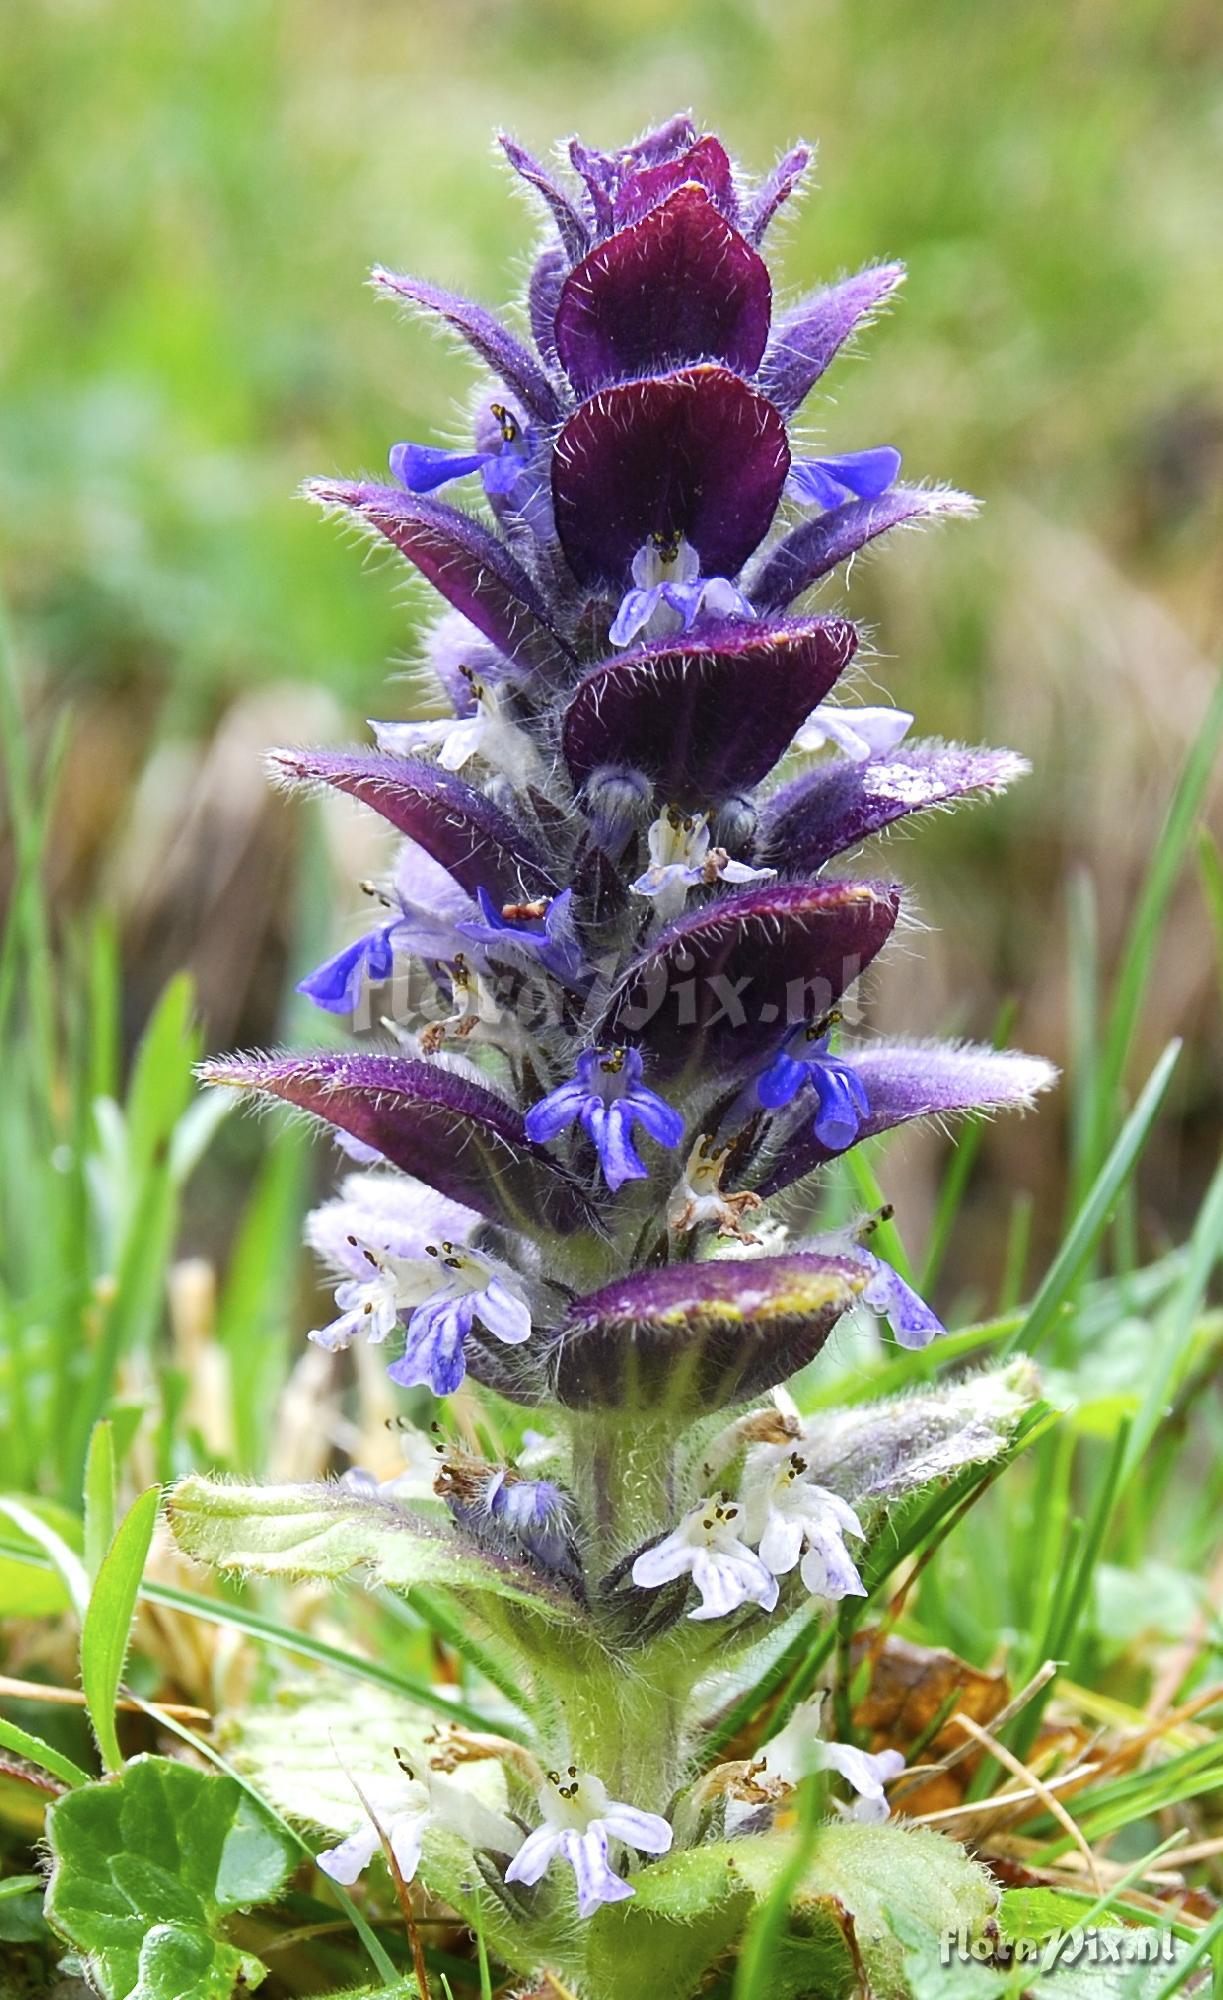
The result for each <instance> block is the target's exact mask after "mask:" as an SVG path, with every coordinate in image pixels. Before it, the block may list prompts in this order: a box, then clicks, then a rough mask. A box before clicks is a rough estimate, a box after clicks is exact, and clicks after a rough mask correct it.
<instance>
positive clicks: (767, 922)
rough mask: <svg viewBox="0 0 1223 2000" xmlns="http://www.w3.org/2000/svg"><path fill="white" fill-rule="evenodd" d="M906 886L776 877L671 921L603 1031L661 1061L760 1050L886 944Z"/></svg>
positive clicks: (725, 1060)
mask: <svg viewBox="0 0 1223 2000" xmlns="http://www.w3.org/2000/svg"><path fill="white" fill-rule="evenodd" d="M899 907H900V892H899V890H897V889H896V888H895V887H893V886H891V885H889V884H885V883H878V882H781V883H778V882H769V883H765V884H763V885H761V886H753V887H751V888H747V889H741V890H738V891H736V892H734V893H732V894H730V895H726V896H721V897H718V898H717V899H716V900H715V901H713V902H711V903H707V904H706V905H705V906H704V908H703V909H699V910H695V911H693V912H692V913H691V914H689V915H687V916H683V917H680V918H679V919H678V920H677V921H676V922H675V923H673V924H670V925H668V927H667V929H666V930H664V931H663V932H661V934H660V935H659V937H658V938H657V939H656V941H655V942H654V943H653V944H652V945H651V946H650V947H649V949H648V950H647V951H645V952H644V953H643V954H642V955H641V957H639V958H638V959H637V961H636V963H635V964H634V965H632V966H630V967H629V970H628V972H627V973H626V974H625V977H624V979H623V981H622V983H621V985H620V986H619V988H618V989H617V991H616V992H615V993H614V994H613V995H612V999H611V1003H610V1005H609V1008H608V1011H607V1016H606V1019H605V1021H604V1024H603V1026H602V1028H601V1029H600V1031H599V1039H600V1041H608V1040H613V1039H621V1040H628V1041H637V1042H639V1043H640V1044H641V1045H642V1046H643V1047H644V1048H648V1050H649V1052H650V1056H651V1060H652V1062H653V1064H654V1066H655V1067H656V1068H657V1069H658V1070H660V1071H662V1072H666V1071H668V1070H672V1071H674V1070H678V1069H683V1068H684V1067H685V1066H687V1065H692V1066H693V1067H695V1066H696V1065H698V1064H706V1065H711V1066H714V1067H717V1068H721V1069H726V1070H735V1069H739V1068H741V1067H742V1066H743V1065H744V1064H745V1063H750V1062H753V1061H756V1060H758V1059H759V1058H760V1057H761V1055H762V1053H763V1052H764V1051H765V1050H766V1049H768V1048H769V1047H770V1046H771V1045H772V1044H773V1043H775V1042H776V1041H777V1039H778V1036H779V1035H780V1034H782V1033H783V1032H784V1031H785V1028H786V1026H787V1024H788V1025H790V1026H794V1025H796V1024H797V1023H799V1022H801V1021H812V1020H815V1019H817V1018H818V1017H819V1016H820V1015H822V1014H825V1013H827V1011H828V1009H829V1008H830V1007H832V1006H834V1005H835V1004H836V1002H837V1001H838V1000H839V999H840V997H841V995H842V994H843V993H844V992H845V990H846V988H847V987H849V986H850V985H852V983H853V981H854V980H855V979H857V978H858V977H859V975H860V974H861V973H862V972H863V971H864V970H865V968H866V967H867V966H868V965H869V964H870V962H871V960H872V959H873V958H874V957H875V955H876V953H877V952H878V951H880V950H881V949H882V947H883V946H884V944H886V942H887V940H888V937H889V936H890V934H891V931H892V927H893V925H894V924H895V922H896V917H897V913H898V911H899Z"/></svg>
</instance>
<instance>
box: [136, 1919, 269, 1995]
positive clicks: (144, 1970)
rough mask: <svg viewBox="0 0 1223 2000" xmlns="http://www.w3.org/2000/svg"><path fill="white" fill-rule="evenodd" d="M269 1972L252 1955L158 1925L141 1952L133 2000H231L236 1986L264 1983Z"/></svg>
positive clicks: (174, 1927) (171, 1926)
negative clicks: (239, 1984)
mask: <svg viewBox="0 0 1223 2000" xmlns="http://www.w3.org/2000/svg"><path fill="white" fill-rule="evenodd" d="M266 1971H267V1967H266V1966H265V1965H264V1964H263V1962H262V1960H260V1959H258V1958H256V1957H255V1956H254V1955H253V1953H251V1952H248V1951H235V1950H234V1948H233V1946H232V1945H228V1944H218V1943H217V1941H216V1939H215V1938H210V1937H205V1936H203V1935H202V1933H201V1932H199V1931H192V1930H184V1929H183V1928H182V1927H181V1925H179V1924H155V1925H154V1926H153V1929H152V1930H151V1931H150V1932H149V1934H148V1936H147V1937H146V1938H145V1940H144V1943H143V1944H142V1945H141V1947H140V1963H139V1967H138V1976H137V1980H136V1984H135V1986H134V1987H133V1988H132V1992H131V2000H229V1996H230V1995H231V1993H232V1992H233V1990H234V1982H235V1980H237V1979H240V1980H241V1982H242V1986H243V1989H244V1990H247V1989H250V1988H251V1987H255V1986H259V1985H261V1984H262V1981H263V1978H264V1975H265V1973H266Z"/></svg>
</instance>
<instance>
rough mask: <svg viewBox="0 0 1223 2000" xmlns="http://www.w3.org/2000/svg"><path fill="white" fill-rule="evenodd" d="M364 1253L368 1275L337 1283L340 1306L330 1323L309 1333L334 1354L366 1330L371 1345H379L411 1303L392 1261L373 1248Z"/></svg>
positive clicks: (394, 1328) (317, 1344)
mask: <svg viewBox="0 0 1223 2000" xmlns="http://www.w3.org/2000/svg"><path fill="white" fill-rule="evenodd" d="M362 1255H363V1256H364V1258H365V1261H366V1267H367V1275H366V1276H365V1277H364V1278H345V1280H344V1282H343V1284H342V1285H337V1286H336V1290H335V1302H336V1305H337V1306H338V1308H339V1311H338V1313H337V1316H336V1318H335V1319H333V1320H331V1321H330V1322H329V1324H328V1325H327V1326H320V1327H315V1328H314V1330H313V1332H311V1333H310V1334H309V1335H308V1336H307V1338H308V1339H310V1340H312V1341H313V1342H314V1344H315V1346H316V1347H325V1348H326V1349H327V1351H328V1353H331V1354H334V1353H336V1352H337V1351H338V1350H339V1349H340V1348H344V1347H351V1345H352V1343H353V1341H354V1340H355V1339H356V1338H357V1335H358V1334H364V1335H365V1338H366V1339H367V1340H368V1341H369V1343H370V1345H371V1346H372V1347H376V1346H378V1345H380V1343H381V1342H382V1341H384V1340H386V1339H387V1338H388V1336H389V1335H390V1334H392V1333H394V1332H395V1330H396V1329H397V1327H398V1325H399V1315H400V1313H401V1312H402V1310H403V1308H404V1306H405V1305H408V1304H410V1303H411V1300H410V1296H409V1295H406V1294H405V1292H404V1287H403V1280H402V1278H401V1277H400V1276H399V1275H397V1274H396V1272H395V1270H394V1269H393V1267H392V1266H391V1265H390V1264H385V1263H383V1262H382V1260H381V1259H380V1258H378V1257H376V1256H375V1255H374V1253H373V1251H372V1250H364V1251H363V1252H362Z"/></svg>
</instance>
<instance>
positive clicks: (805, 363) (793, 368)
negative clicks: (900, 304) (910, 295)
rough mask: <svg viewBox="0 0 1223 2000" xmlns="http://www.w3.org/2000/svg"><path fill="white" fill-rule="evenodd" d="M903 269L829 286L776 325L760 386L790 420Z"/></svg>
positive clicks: (876, 270)
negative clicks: (839, 351)
mask: <svg viewBox="0 0 1223 2000" xmlns="http://www.w3.org/2000/svg"><path fill="white" fill-rule="evenodd" d="M904 275H905V269H904V265H903V264H873V265H871V266H870V268H869V269H868V270H865V271H859V272H857V273H856V275H855V276H854V277H852V278H842V280H841V282H840V284H837V285H829V286H828V288H827V290H826V291H822V292H816V293H814V294H813V296H812V297H811V298H809V299H804V300H803V301H802V303H801V304H800V305H797V306H793V307H791V309H790V311H789V312H788V313H785V314H784V315H783V316H782V317H781V318H780V319H779V320H777V321H776V322H775V324H774V327H773V336H772V339H771V340H770V341H769V345H768V351H767V353H766V354H765V357H764V361H763V363H762V364H761V368H760V375H759V386H760V388H761V389H762V390H763V391H764V393H765V395H766V396H768V397H769V398H770V400H771V401H772V402H774V403H776V405H777V407H778V409H779V410H780V411H781V413H782V415H783V416H786V417H792V416H793V415H794V413H795V411H796V410H797V409H798V407H799V405H800V404H801V403H802V402H803V400H804V399H805V397H806V396H807V394H808V393H809V391H810V390H811V389H813V388H814V386H815V384H816V383H817V382H818V381H819V379H820V376H821V375H822V374H823V373H824V370H825V369H826V368H827V367H828V365H829V363H830V362H831V361H832V359H833V357H834V356H835V355H836V353H837V352H838V350H839V349H840V348H842V347H843V346H844V345H845V342H846V341H847V340H848V339H849V336H850V334H851V333H853V332H854V331H855V330H856V329H857V328H858V327H860V326H861V325H862V322H863V321H864V320H865V319H867V318H868V317H869V315H870V314H871V313H873V312H875V311H876V310H877V309H878V308H879V306H881V305H882V304H883V301H884V300H885V299H886V298H888V297H890V295H891V294H892V293H893V292H894V291H895V290H896V287H897V286H898V285H900V284H902V283H903V282H904Z"/></svg>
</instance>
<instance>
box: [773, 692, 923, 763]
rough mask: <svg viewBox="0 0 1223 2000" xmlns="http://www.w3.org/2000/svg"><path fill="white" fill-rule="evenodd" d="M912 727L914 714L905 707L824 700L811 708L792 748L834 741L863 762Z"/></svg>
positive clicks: (814, 747) (817, 746)
mask: <svg viewBox="0 0 1223 2000" xmlns="http://www.w3.org/2000/svg"><path fill="white" fill-rule="evenodd" d="M912 727H913V717H912V716H911V715H910V714H909V711H908V710H907V709H904V708H839V707H837V706H836V705H835V704H834V703H833V702H827V701H824V702H820V704H819V705H818V707H816V708H813V709H812V711H811V713H810V715H809V716H808V717H807V720H806V721H805V722H804V724H803V726H802V728H801V729H800V730H799V732H798V734H797V736H796V737H795V738H794V748H795V749H796V750H822V749H823V748H824V746H825V744H826V743H833V744H835V745H836V747H837V749H838V750H840V751H841V752H842V753H843V755H845V756H846V757H849V758H852V760H853V762H854V763H855V764H863V763H865V762H866V761H867V760H868V758H871V757H881V756H886V755H887V753H888V751H889V750H894V749H895V748H896V746H897V744H898V743H903V741H904V739H905V737H906V736H907V735H908V733H909V731H910V729H911V728H912Z"/></svg>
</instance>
